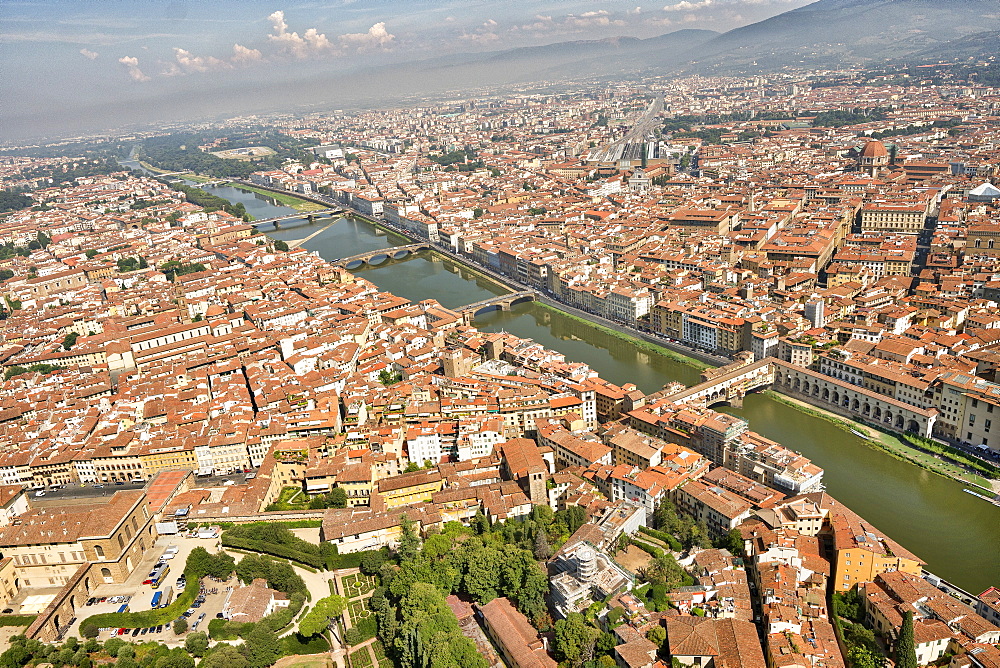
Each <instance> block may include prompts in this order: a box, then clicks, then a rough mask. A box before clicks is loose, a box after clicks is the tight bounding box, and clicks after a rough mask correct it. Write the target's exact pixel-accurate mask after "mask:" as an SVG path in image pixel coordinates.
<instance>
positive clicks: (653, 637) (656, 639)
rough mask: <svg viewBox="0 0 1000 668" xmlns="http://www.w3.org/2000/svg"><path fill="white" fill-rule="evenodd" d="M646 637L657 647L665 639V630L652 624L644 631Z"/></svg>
mask: <svg viewBox="0 0 1000 668" xmlns="http://www.w3.org/2000/svg"><path fill="white" fill-rule="evenodd" d="M646 639H647V640H649V642H651V643H654V644H655V645H656V646H657V647H659V646H660V645H662V644H663V642H664V641H665V640H666V639H667V630H666V629H665V628H663V627H662V626H654V627H653V628H651V629H649V631H647V632H646Z"/></svg>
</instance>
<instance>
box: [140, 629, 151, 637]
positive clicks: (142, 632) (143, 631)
mask: <svg viewBox="0 0 1000 668" xmlns="http://www.w3.org/2000/svg"><path fill="white" fill-rule="evenodd" d="M147 633H149V629H148V628H147V629H139V635H141V636H144V635H146V634H147Z"/></svg>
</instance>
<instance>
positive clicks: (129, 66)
mask: <svg viewBox="0 0 1000 668" xmlns="http://www.w3.org/2000/svg"><path fill="white" fill-rule="evenodd" d="M118 62H119V63H121V64H122V65H124V66H125V70H126V71H127V72H128V76H129V78H130V79H132V81H149V76H147V75H146V74H144V73H143V71H142V70H140V69H139V59H138V58H136V57H135V56H122V57H121V58H119V59H118Z"/></svg>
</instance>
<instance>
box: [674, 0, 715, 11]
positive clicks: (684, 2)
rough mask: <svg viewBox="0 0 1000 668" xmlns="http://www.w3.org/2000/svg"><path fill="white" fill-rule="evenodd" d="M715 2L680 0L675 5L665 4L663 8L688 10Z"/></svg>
mask: <svg viewBox="0 0 1000 668" xmlns="http://www.w3.org/2000/svg"><path fill="white" fill-rule="evenodd" d="M713 4H715V2H714V0H700V1H699V2H688V0H681V1H680V2H678V3H677V4H675V5H667V6H666V7H664V8H663V11H665V12H690V11H693V10H695V9H705V8H706V7H711V6H712V5H713Z"/></svg>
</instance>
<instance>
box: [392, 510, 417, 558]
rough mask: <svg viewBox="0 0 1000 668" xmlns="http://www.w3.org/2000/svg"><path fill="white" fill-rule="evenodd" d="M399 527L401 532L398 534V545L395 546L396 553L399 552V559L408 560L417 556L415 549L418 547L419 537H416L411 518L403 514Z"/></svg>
mask: <svg viewBox="0 0 1000 668" xmlns="http://www.w3.org/2000/svg"><path fill="white" fill-rule="evenodd" d="M399 528H400V530H401V533H400V536H399V546H398V547H396V553H397V554H399V558H400V560H402V561H409V560H411V559H413V558H414V557H415V556H417V551H418V550H419V549H420V539H419V538H418V537H417V532H416V530H415V529H414V528H413V520H411V519H410V518H409V517H407V516H406V515H405V514H404V515H403V516H402V517H401V518H400V521H399Z"/></svg>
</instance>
